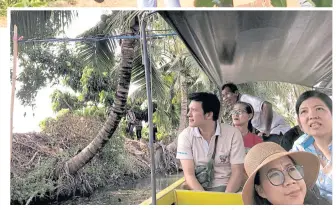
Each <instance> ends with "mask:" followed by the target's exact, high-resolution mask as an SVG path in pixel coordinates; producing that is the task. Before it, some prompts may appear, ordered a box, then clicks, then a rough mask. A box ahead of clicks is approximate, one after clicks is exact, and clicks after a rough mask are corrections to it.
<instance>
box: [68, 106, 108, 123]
mask: <svg viewBox="0 0 336 210" xmlns="http://www.w3.org/2000/svg"><path fill="white" fill-rule="evenodd" d="M74 113H75V114H76V115H78V116H83V117H98V118H99V119H101V120H105V119H106V117H107V112H106V108H105V107H97V106H87V107H84V108H82V109H80V110H76V111H75V112H74Z"/></svg>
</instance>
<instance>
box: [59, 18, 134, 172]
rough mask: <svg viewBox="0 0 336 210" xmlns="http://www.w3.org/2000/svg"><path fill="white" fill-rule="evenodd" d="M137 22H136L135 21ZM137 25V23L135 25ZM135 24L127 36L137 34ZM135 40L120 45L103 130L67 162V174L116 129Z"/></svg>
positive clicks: (83, 161) (103, 142)
mask: <svg viewBox="0 0 336 210" xmlns="http://www.w3.org/2000/svg"><path fill="white" fill-rule="evenodd" d="M135 22H137V21H135ZM135 24H137V23H135ZM135 24H134V25H133V26H131V28H130V29H132V31H131V30H130V32H129V33H128V35H134V34H137V32H138V28H139V27H135ZM136 42H137V41H136V40H135V39H124V40H122V44H121V65H120V73H119V82H118V87H117V93H116V97H115V100H114V104H113V105H112V107H111V112H110V114H109V116H108V118H107V121H106V122H105V124H104V126H103V128H102V129H101V130H100V131H99V133H98V135H97V136H96V137H95V138H94V139H93V141H92V142H91V143H90V144H89V145H88V146H86V147H85V148H84V149H83V150H82V151H81V152H80V153H78V154H77V155H76V156H74V157H73V158H71V159H70V160H68V161H67V162H66V164H65V168H66V169H67V171H68V173H69V174H74V173H76V172H77V171H78V170H79V169H81V168H82V167H83V166H84V165H85V164H87V163H88V162H89V161H90V160H91V159H92V158H93V157H94V156H95V155H96V154H97V153H98V152H99V151H101V150H102V148H103V147H104V145H105V144H106V143H107V141H108V140H109V139H110V138H111V136H112V135H113V133H114V132H115V130H116V129H117V127H118V125H119V122H120V119H121V118H122V117H123V115H124V113H125V105H126V101H127V95H128V91H129V86H130V81H131V72H132V67H133V60H134V54H135V53H134V51H135V50H134V49H135V45H136Z"/></svg>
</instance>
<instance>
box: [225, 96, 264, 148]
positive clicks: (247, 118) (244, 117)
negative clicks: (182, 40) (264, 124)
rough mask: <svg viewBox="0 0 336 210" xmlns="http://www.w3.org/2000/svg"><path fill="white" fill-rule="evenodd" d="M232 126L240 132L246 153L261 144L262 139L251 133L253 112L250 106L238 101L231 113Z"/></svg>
mask: <svg viewBox="0 0 336 210" xmlns="http://www.w3.org/2000/svg"><path fill="white" fill-rule="evenodd" d="M231 116H232V122H233V126H234V127H236V128H238V130H240V132H241V134H242V136H243V139H244V146H245V152H246V153H247V152H248V150H249V149H251V148H252V147H253V146H254V145H256V144H258V143H261V142H263V141H262V139H261V138H260V137H259V136H257V135H255V134H254V133H252V131H253V127H252V123H251V120H252V118H253V116H254V110H253V107H252V106H251V104H249V103H246V102H242V101H238V102H237V103H236V104H235V105H234V106H233V110H232V111H231Z"/></svg>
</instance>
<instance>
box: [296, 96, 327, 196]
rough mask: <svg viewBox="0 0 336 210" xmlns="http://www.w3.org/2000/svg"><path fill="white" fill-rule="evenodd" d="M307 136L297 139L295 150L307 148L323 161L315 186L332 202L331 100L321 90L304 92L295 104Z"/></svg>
mask: <svg viewBox="0 0 336 210" xmlns="http://www.w3.org/2000/svg"><path fill="white" fill-rule="evenodd" d="M295 111H296V114H297V118H298V123H299V126H300V128H301V130H302V131H303V132H305V134H304V135H302V136H301V137H300V138H299V139H298V140H297V141H295V142H294V145H293V148H292V151H306V152H310V153H312V154H314V155H315V156H317V157H318V159H319V163H320V171H319V176H318V179H317V182H316V185H317V187H318V189H319V191H320V194H321V196H323V197H324V198H326V199H328V200H329V202H331V201H332V100H331V98H330V97H329V96H327V95H326V94H324V93H321V92H319V91H315V90H310V91H306V92H304V93H302V95H301V96H300V97H299V98H298V100H297V102H296V106H295Z"/></svg>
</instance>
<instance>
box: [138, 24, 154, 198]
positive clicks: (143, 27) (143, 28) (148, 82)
mask: <svg viewBox="0 0 336 210" xmlns="http://www.w3.org/2000/svg"><path fill="white" fill-rule="evenodd" d="M141 36H142V43H143V49H142V54H143V61H144V64H145V75H146V89H147V99H148V123H149V147H150V156H151V185H152V205H156V181H155V159H154V153H155V151H154V143H153V102H152V83H151V72H150V69H149V58H148V52H147V39H146V22H145V21H143V22H142V24H141Z"/></svg>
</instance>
